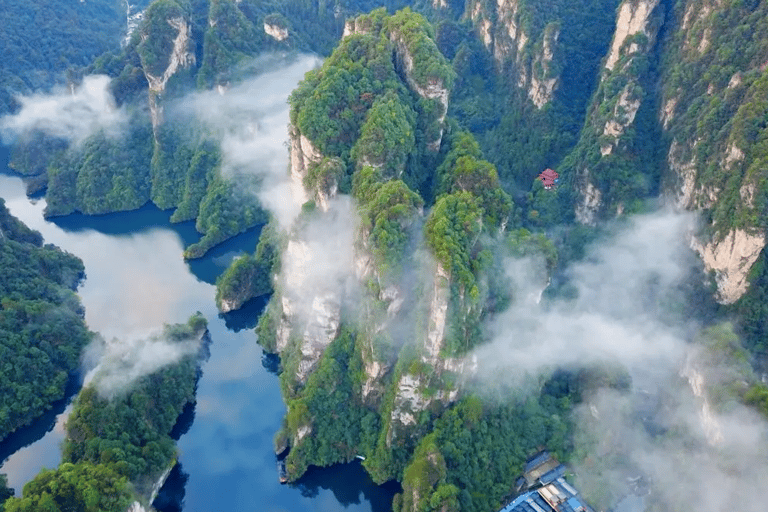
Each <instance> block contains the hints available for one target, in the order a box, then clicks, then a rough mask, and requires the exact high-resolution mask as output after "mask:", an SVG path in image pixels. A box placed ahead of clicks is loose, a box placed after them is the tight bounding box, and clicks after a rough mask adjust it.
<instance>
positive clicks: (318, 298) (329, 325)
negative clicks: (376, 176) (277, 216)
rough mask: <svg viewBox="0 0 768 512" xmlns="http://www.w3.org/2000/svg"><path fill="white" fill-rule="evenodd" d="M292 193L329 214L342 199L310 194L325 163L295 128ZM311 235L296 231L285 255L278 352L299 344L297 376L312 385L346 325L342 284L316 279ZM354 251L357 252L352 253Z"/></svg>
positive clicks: (315, 252)
mask: <svg viewBox="0 0 768 512" xmlns="http://www.w3.org/2000/svg"><path fill="white" fill-rule="evenodd" d="M289 142H290V148H291V149H290V162H291V164H290V171H289V172H290V176H291V192H292V196H293V201H294V203H297V205H299V206H300V205H302V204H304V203H306V202H307V201H308V200H309V199H310V198H311V199H313V200H315V201H316V204H317V206H318V207H319V209H320V210H321V211H322V212H324V213H327V212H328V211H329V210H330V201H331V200H332V199H333V197H334V196H335V195H336V190H337V187H336V186H335V185H334V186H332V187H331V189H330V191H328V190H325V189H320V188H318V189H313V190H307V188H306V186H305V178H306V177H307V174H308V173H309V171H310V166H312V165H316V164H318V163H319V162H321V161H322V160H323V158H324V157H323V155H322V154H321V153H320V151H318V150H317V148H315V146H314V145H313V144H312V142H311V141H310V140H309V139H307V138H306V137H305V136H304V135H302V134H301V133H300V132H299V131H298V129H297V128H295V127H293V126H291V127H289ZM313 235H314V234H313V233H311V232H310V230H301V229H294V230H292V232H291V233H290V234H289V240H288V242H287V245H286V248H285V250H284V252H283V258H282V261H283V266H282V270H281V274H280V278H279V280H280V285H279V287H278V289H279V290H280V292H279V300H280V309H281V312H282V314H281V316H280V319H279V324H278V327H277V352H278V353H283V352H284V351H285V350H286V349H287V348H288V346H289V342H290V341H291V339H295V340H296V342H297V343H298V352H299V353H300V354H301V356H300V361H299V363H298V369H297V373H296V379H297V381H299V382H306V379H307V377H308V376H309V374H310V373H311V372H312V371H313V370H314V368H315V367H316V365H317V362H318V361H319V360H320V358H321V357H322V355H323V352H324V351H325V349H326V348H327V347H328V345H329V344H330V343H331V342H332V341H333V340H334V339H335V338H336V336H337V335H338V332H339V326H340V322H341V300H342V297H341V289H340V287H339V285H338V283H337V282H336V281H334V280H333V279H330V280H328V281H324V280H318V279H315V276H314V273H315V272H317V271H318V270H319V269H318V268H317V265H318V261H317V258H318V257H319V256H321V255H320V254H318V252H321V251H322V250H323V247H322V246H321V247H317V246H316V245H315V244H314V242H313V241H312V240H310V237H311V236H313ZM349 249H350V251H351V248H349Z"/></svg>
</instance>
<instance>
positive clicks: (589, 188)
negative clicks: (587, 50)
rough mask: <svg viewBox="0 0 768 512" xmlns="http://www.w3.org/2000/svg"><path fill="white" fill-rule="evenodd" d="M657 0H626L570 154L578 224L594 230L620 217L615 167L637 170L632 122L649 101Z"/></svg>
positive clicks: (621, 197) (622, 194) (621, 202)
mask: <svg viewBox="0 0 768 512" xmlns="http://www.w3.org/2000/svg"><path fill="white" fill-rule="evenodd" d="M658 6H659V0H624V1H623V2H622V3H621V5H620V6H619V8H618V10H617V14H616V26H615V30H614V33H613V38H612V41H611V45H610V48H609V50H608V54H607V55H606V57H605V61H604V65H603V67H602V70H601V72H600V85H599V86H598V89H597V91H596V92H595V95H594V96H593V98H592V102H591V105H590V108H589V113H588V117H587V123H586V125H585V127H584V129H583V131H582V134H581V137H580V140H579V143H578V145H577V148H576V150H575V151H574V154H575V156H576V158H574V161H575V162H576V163H575V167H574V168H573V169H572V170H571V172H573V173H574V176H575V177H576V178H575V179H574V185H575V187H576V189H577V191H578V199H577V201H576V206H575V215H576V220H577V221H578V222H580V223H582V224H589V225H591V224H594V223H595V222H596V221H597V219H598V218H599V217H600V216H601V215H602V214H606V215H607V214H610V215H615V214H621V213H622V212H623V211H624V201H625V199H626V198H625V196H627V195H628V194H627V193H626V192H625V191H624V190H625V184H624V183H622V181H621V180H625V179H626V176H621V180H619V179H618V177H616V178H614V177H613V169H615V168H616V167H618V166H619V165H624V166H627V167H635V168H636V169H638V171H639V172H638V174H640V173H641V172H642V171H640V169H639V167H640V166H638V165H637V162H636V155H635V154H634V153H635V151H634V150H632V149H631V147H632V145H639V144H640V143H639V142H635V141H634V138H635V137H636V135H635V130H634V128H635V120H636V116H637V114H638V111H639V110H640V108H641V106H642V105H643V103H644V102H646V101H651V102H652V101H653V98H652V97H650V98H649V97H648V96H647V94H646V91H645V90H644V86H646V87H647V85H646V84H647V83H648V81H649V77H648V76H647V71H646V70H645V69H646V67H647V66H645V65H644V64H643V63H644V62H646V61H647V60H648V59H649V58H650V57H651V53H652V51H653V49H654V47H655V44H656V40H657V36H658V30H659V28H660V25H659V24H655V23H652V21H653V18H654V16H655V12H656V9H657V7H658Z"/></svg>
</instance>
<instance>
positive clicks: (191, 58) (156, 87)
mask: <svg viewBox="0 0 768 512" xmlns="http://www.w3.org/2000/svg"><path fill="white" fill-rule="evenodd" d="M168 24H169V25H170V26H171V27H172V28H174V29H176V30H177V31H178V32H177V34H176V37H175V39H174V40H173V49H172V50H171V54H170V55H169V56H168V65H167V66H166V68H165V70H164V71H163V72H162V74H160V75H156V74H152V73H151V72H150V71H149V70H148V66H147V65H146V64H145V63H142V64H143V68H144V76H145V77H146V78H147V82H148V83H149V109H150V114H151V117H152V129H153V130H154V132H155V136H157V129H158V127H159V126H160V124H161V123H162V122H163V107H162V105H161V102H160V96H161V95H162V94H163V92H165V87H166V85H167V84H168V80H170V78H171V77H172V76H173V75H174V74H176V73H177V72H178V71H179V70H180V69H186V68H190V67H192V66H194V65H195V52H194V48H193V46H194V45H193V43H192V27H191V25H190V24H189V23H188V22H187V20H186V19H184V18H183V17H176V18H171V19H169V20H168ZM141 37H142V42H144V41H146V39H147V38H148V37H149V36H148V34H142V36H141Z"/></svg>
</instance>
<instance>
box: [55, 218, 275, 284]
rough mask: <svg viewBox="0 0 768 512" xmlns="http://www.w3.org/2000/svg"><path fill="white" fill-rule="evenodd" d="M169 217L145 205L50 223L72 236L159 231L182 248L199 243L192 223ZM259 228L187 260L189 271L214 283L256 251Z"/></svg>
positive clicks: (209, 282)
mask: <svg viewBox="0 0 768 512" xmlns="http://www.w3.org/2000/svg"><path fill="white" fill-rule="evenodd" d="M172 214H173V212H172V211H171V210H161V209H159V208H158V207H157V206H155V205H154V204H151V203H148V204H145V205H144V206H142V207H141V208H139V209H138V210H131V211H127V212H115V213H107V214H104V215H84V214H82V213H72V214H69V215H66V216H64V217H55V218H52V219H50V220H51V222H53V223H54V224H56V225H57V226H58V227H60V228H61V229H63V230H64V231H68V232H73V233H77V232H80V231H85V230H91V229H92V230H94V231H98V232H99V233H103V234H105V235H110V236H115V237H120V236H132V235H135V234H137V233H142V232H146V231H150V230H152V229H157V228H162V229H171V230H173V231H175V232H176V234H177V235H179V238H181V240H182V242H183V244H184V247H189V246H190V245H192V244H193V243H196V242H198V241H199V240H200V233H198V232H197V230H196V229H195V222H194V221H187V222H180V223H176V224H172V223H171V215H172ZM261 228H262V226H256V227H253V228H251V229H248V230H246V231H245V232H243V233H240V234H239V235H237V236H234V237H232V238H230V239H229V240H225V241H224V242H223V243H221V244H219V245H217V246H216V247H214V248H213V249H211V250H210V251H208V253H206V255H205V257H203V258H198V259H194V260H189V261H187V265H188V266H189V269H190V270H191V271H192V273H193V274H194V275H195V277H197V278H198V279H199V280H200V281H203V282H205V283H208V284H215V283H216V278H217V277H218V276H219V275H221V273H222V272H224V270H226V269H227V267H228V266H229V265H230V263H232V261H233V260H234V259H235V258H237V257H238V256H240V255H242V254H243V253H245V252H253V251H254V250H255V249H256V244H257V243H258V241H259V235H260V234H261Z"/></svg>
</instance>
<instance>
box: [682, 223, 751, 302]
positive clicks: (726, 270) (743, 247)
mask: <svg viewBox="0 0 768 512" xmlns="http://www.w3.org/2000/svg"><path fill="white" fill-rule="evenodd" d="M765 241H766V240H765V233H764V232H759V231H758V232H752V233H750V232H747V231H744V230H741V229H733V230H730V231H728V233H727V234H726V235H725V237H724V238H723V239H721V240H712V241H709V242H707V243H701V242H700V241H699V240H698V239H696V238H693V239H692V242H691V246H692V247H693V248H694V249H695V250H696V251H697V252H698V253H699V254H700V255H701V259H702V260H703V261H704V267H705V268H706V270H708V271H714V273H715V282H716V283H717V300H718V302H720V303H721V304H733V303H734V302H736V301H737V300H738V299H739V298H741V296H742V295H744V293H745V292H746V291H747V288H748V287H749V282H748V281H747V275H748V274H749V269H751V268H752V265H754V263H755V261H757V258H758V257H759V256H760V252H761V251H762V250H763V247H765Z"/></svg>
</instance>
